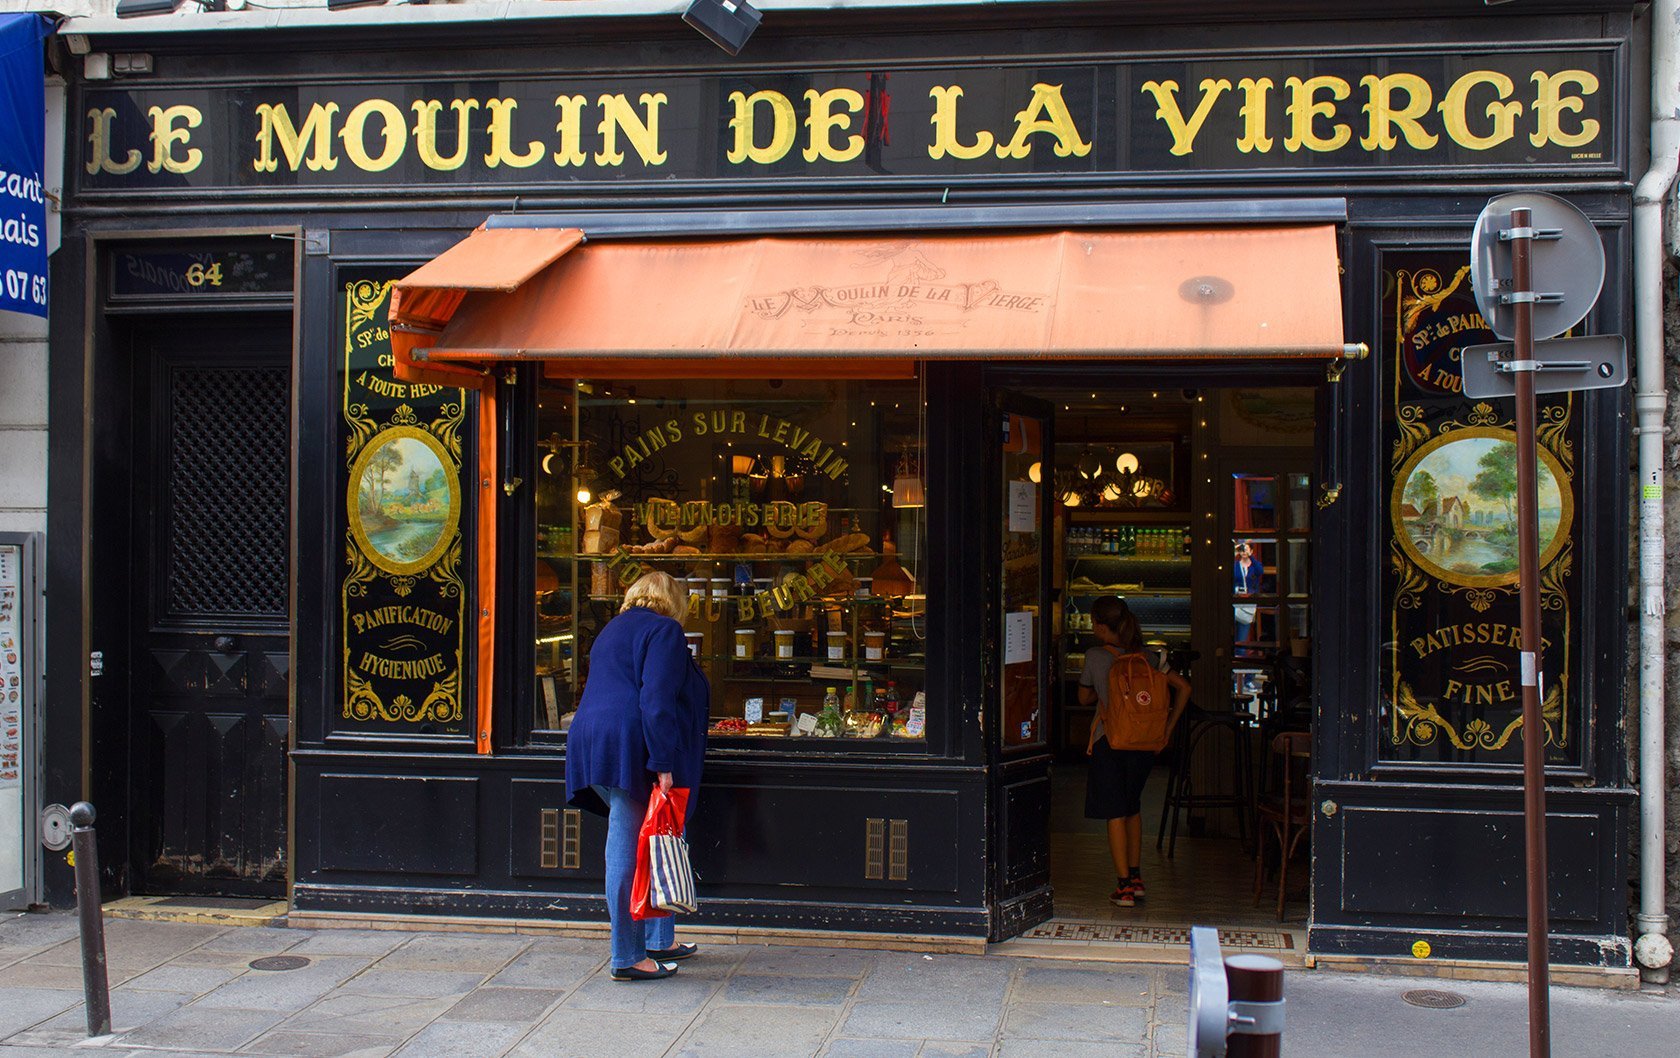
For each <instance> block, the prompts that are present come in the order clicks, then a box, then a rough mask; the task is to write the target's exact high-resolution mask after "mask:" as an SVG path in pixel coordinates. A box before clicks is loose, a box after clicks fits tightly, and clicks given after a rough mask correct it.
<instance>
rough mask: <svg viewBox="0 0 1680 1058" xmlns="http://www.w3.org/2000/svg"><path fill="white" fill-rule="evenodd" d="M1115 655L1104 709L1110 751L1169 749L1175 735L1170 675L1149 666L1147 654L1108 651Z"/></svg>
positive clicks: (1113, 649) (1117, 650) (1112, 648)
mask: <svg viewBox="0 0 1680 1058" xmlns="http://www.w3.org/2000/svg"><path fill="white" fill-rule="evenodd" d="M1104 649H1106V650H1108V651H1109V652H1110V653H1112V654H1113V655H1114V663H1113V664H1111V665H1110V666H1109V667H1108V704H1106V705H1104V706H1103V733H1104V735H1106V736H1107V738H1108V748H1109V749H1134V750H1148V751H1149V752H1151V753H1159V752H1160V751H1161V750H1163V749H1166V748H1167V741H1168V739H1169V738H1170V737H1171V735H1172V732H1170V731H1168V730H1167V720H1168V718H1170V717H1171V716H1172V694H1171V687H1170V685H1169V684H1168V683H1167V674H1166V673H1164V672H1162V671H1161V670H1160V669H1157V668H1156V667H1155V666H1154V665H1151V664H1150V663H1149V658H1148V656H1147V655H1144V654H1122V653H1120V651H1119V649H1118V648H1116V647H1106V648H1104Z"/></svg>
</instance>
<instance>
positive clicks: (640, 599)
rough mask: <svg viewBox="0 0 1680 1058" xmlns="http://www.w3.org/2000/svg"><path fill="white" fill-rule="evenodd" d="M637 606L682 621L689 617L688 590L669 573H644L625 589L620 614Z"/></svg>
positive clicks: (619, 609)
mask: <svg viewBox="0 0 1680 1058" xmlns="http://www.w3.org/2000/svg"><path fill="white" fill-rule="evenodd" d="M637 606H645V607H647V608H648V609H649V610H652V611H653V612H654V613H659V614H664V615H665V616H666V617H669V618H672V619H673V620H677V621H681V620H682V619H683V618H684V617H687V616H688V588H686V587H685V586H684V585H683V583H682V581H680V580H677V579H676V578H675V577H673V576H671V575H670V574H669V573H660V572H657V571H656V572H653V573H644V574H642V575H641V576H640V577H637V578H636V580H635V582H634V583H633V584H631V585H630V587H628V588H626V589H625V591H624V604H623V605H622V606H620V607H619V608H618V612H619V613H624V612H625V611H626V610H629V609H631V608H633V607H637Z"/></svg>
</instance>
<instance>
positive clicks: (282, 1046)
mask: <svg viewBox="0 0 1680 1058" xmlns="http://www.w3.org/2000/svg"><path fill="white" fill-rule="evenodd" d="M401 1045H402V1040H401V1039H399V1038H395V1037H389V1036H355V1035H349V1034H339V1033H323V1032H292V1031H290V1030H289V1029H284V1028H280V1029H275V1030H274V1031H272V1032H265V1033H263V1034H262V1035H261V1036H258V1037H257V1038H256V1039H255V1040H254V1041H252V1042H251V1043H248V1044H246V1045H245V1046H244V1047H242V1048H240V1050H241V1051H242V1052H244V1053H249V1054H284V1055H293V1056H296V1058H384V1056H385V1055H387V1054H390V1053H391V1052H392V1051H394V1050H396V1049H397V1048H398V1047H400V1046H401Z"/></svg>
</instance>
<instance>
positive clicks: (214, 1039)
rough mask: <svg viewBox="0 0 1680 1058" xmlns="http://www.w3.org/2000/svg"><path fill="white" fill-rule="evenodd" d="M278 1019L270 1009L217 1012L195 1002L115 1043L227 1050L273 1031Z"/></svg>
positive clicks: (217, 1010)
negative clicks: (270, 1030)
mask: <svg viewBox="0 0 1680 1058" xmlns="http://www.w3.org/2000/svg"><path fill="white" fill-rule="evenodd" d="M281 1017H282V1015H280V1014H277V1013H275V1012H273V1011H271V1010H221V1009H215V1008H204V1007H200V1006H198V1005H197V1004H196V1003H195V1004H192V1005H190V1006H185V1007H182V1008H181V1009H180V1010H177V1011H175V1012H174V1013H173V1014H166V1015H164V1016H163V1017H161V1018H159V1019H158V1020H156V1021H154V1022H152V1023H151V1024H149V1025H147V1026H145V1027H144V1028H141V1029H137V1030H135V1031H134V1032H128V1033H124V1034H123V1035H122V1036H120V1037H118V1040H117V1042H118V1044H119V1045H125V1046H133V1047H158V1048H176V1049H185V1048H193V1047H203V1048H208V1049H210V1050H217V1051H231V1050H235V1049H237V1048H238V1047H239V1046H241V1045H242V1044H245V1043H248V1042H250V1041H251V1040H254V1039H256V1038H257V1037H258V1036H261V1035H262V1034H263V1033H265V1032H267V1031H268V1030H269V1029H271V1028H273V1027H274V1026H275V1025H276V1024H278V1023H279V1022H280V1019H281Z"/></svg>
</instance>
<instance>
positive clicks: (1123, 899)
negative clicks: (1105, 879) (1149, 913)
mask: <svg viewBox="0 0 1680 1058" xmlns="http://www.w3.org/2000/svg"><path fill="white" fill-rule="evenodd" d="M1108 902H1109V903H1111V904H1113V905H1114V906H1115V907H1136V906H1137V897H1136V895H1134V893H1133V891H1132V887H1131V886H1130V885H1117V886H1115V887H1114V892H1112V893H1110V894H1109V896H1108Z"/></svg>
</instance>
